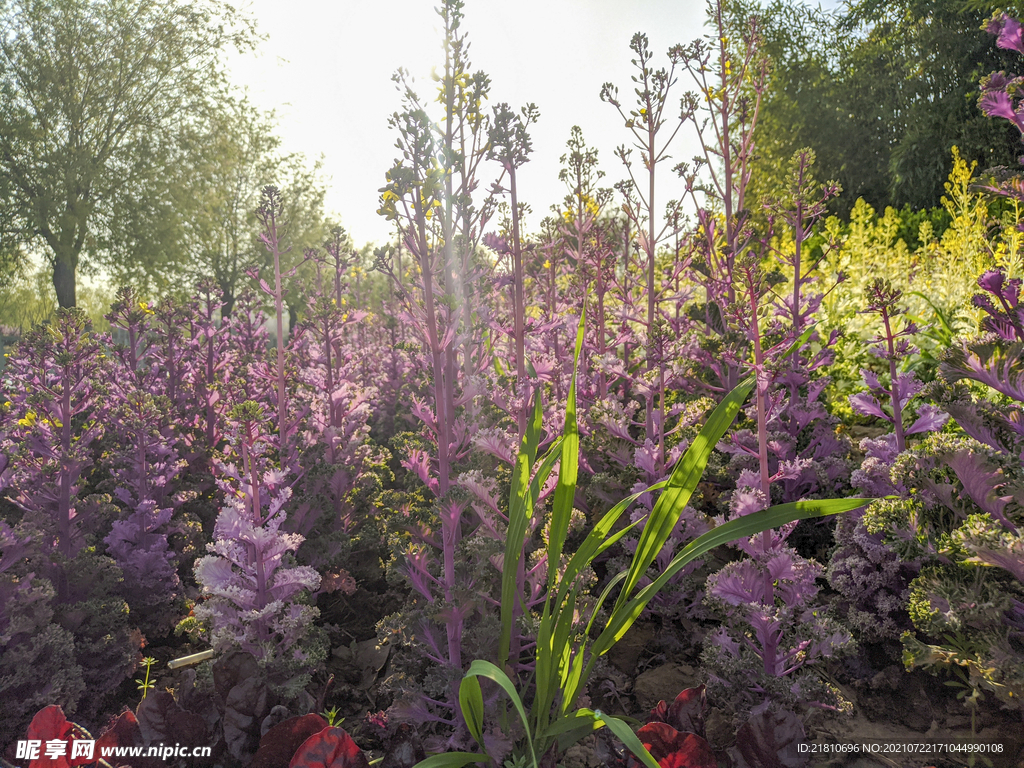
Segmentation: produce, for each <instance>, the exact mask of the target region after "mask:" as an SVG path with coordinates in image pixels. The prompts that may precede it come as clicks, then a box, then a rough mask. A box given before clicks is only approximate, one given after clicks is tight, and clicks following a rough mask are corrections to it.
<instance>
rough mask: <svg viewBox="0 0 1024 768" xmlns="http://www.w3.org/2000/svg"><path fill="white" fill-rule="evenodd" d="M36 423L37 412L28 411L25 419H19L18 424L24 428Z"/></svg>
mask: <svg viewBox="0 0 1024 768" xmlns="http://www.w3.org/2000/svg"><path fill="white" fill-rule="evenodd" d="M35 423H36V412H35V411H28V412H27V413H26V414H25V418H23V419H18V424H19V425H21V426H23V427H31V426H32V425H33V424H35Z"/></svg>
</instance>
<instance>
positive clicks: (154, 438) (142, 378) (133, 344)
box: [104, 288, 186, 634]
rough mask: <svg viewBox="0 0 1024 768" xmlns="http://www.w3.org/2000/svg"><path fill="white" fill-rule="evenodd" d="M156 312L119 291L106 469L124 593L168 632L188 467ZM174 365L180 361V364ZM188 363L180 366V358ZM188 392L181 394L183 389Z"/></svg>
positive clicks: (152, 626) (113, 314)
mask: <svg viewBox="0 0 1024 768" xmlns="http://www.w3.org/2000/svg"><path fill="white" fill-rule="evenodd" d="M153 315H155V311H154V310H152V309H150V307H149V304H148V303H147V302H144V301H140V300H139V296H138V294H137V293H136V292H135V291H134V290H133V289H131V288H122V289H120V290H119V291H118V294H117V297H116V299H115V301H114V304H113V305H112V307H111V310H110V313H109V314H108V315H107V320H108V321H109V322H110V325H111V328H112V329H113V330H114V331H115V332H120V333H119V335H122V336H123V337H124V340H125V343H124V344H118V345H116V346H115V347H114V349H113V350H112V353H111V355H110V360H111V373H112V375H111V377H110V384H109V392H110V395H111V402H112V403H114V405H113V406H112V407H111V408H110V409H109V412H108V417H107V419H108V427H107V433H108V439H107V444H108V446H109V447H108V450H107V451H106V453H105V455H104V464H105V465H106V467H107V468H108V470H109V471H110V473H111V475H112V481H113V491H112V493H113V496H115V497H116V499H117V502H118V503H119V504H120V505H122V506H123V508H124V512H123V513H122V514H121V515H119V519H117V520H115V521H114V523H113V525H112V527H111V531H110V533H109V534H107V536H106V537H105V539H104V541H105V543H106V545H107V552H108V554H110V556H111V557H113V558H114V561H115V562H116V563H117V564H118V567H119V568H120V569H121V572H122V573H123V574H124V595H125V599H126V600H127V602H128V605H129V607H130V608H131V610H132V613H133V614H134V615H136V617H137V620H138V621H139V622H140V626H141V627H142V628H143V629H144V630H145V631H146V632H147V633H153V634H161V632H160V630H161V629H163V630H164V631H166V630H169V629H171V628H172V627H173V626H174V623H175V617H176V615H177V613H178V612H179V611H178V610H177V608H178V607H179V606H176V605H175V602H176V598H177V597H178V595H179V591H180V586H181V585H180V580H179V578H178V572H177V566H178V555H177V553H176V552H175V551H174V550H173V549H172V548H171V546H170V544H169V541H168V534H169V532H170V531H171V530H172V523H171V521H172V518H173V517H174V516H175V511H176V509H177V508H178V507H179V506H180V504H181V497H180V496H178V495H177V494H176V493H175V491H176V487H175V486H176V481H177V479H178V476H179V474H180V473H181V472H182V470H183V469H185V466H186V462H185V461H184V460H182V459H180V458H179V456H178V452H177V444H178V442H179V440H178V437H177V435H176V433H175V429H174V424H173V416H172V413H173V411H172V409H171V400H170V398H169V397H168V396H167V395H164V394H161V391H162V390H164V389H165V387H166V386H167V385H168V384H169V383H171V382H173V383H175V384H178V385H180V381H177V382H175V381H174V379H171V378H170V376H168V377H167V378H164V377H163V376H161V374H160V365H159V362H158V361H157V360H155V359H153V358H154V355H153V348H154V347H155V346H156V344H157V343H158V342H157V339H158V338H159V337H158V336H157V334H156V331H155V329H154V328H153V327H152V326H151V324H150V323H151V318H152V317H153ZM172 360H173V358H172ZM173 362H176V363H178V364H180V361H178V360H173ZM179 391H180V389H179Z"/></svg>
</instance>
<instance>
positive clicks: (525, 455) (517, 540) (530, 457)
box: [498, 389, 544, 664]
mask: <svg viewBox="0 0 1024 768" xmlns="http://www.w3.org/2000/svg"><path fill="white" fill-rule="evenodd" d="M543 417H544V411H543V408H542V406H541V398H540V390H539V389H538V390H537V392H536V393H535V394H534V398H533V418H532V419H531V420H530V421H529V423H528V424H527V425H526V433H525V434H524V435H523V441H522V445H521V446H520V448H519V455H518V456H517V457H516V466H515V469H514V471H513V474H512V487H511V489H510V491H509V492H510V497H509V505H508V506H509V511H508V532H507V534H506V538H505V560H504V561H503V563H502V568H503V573H502V577H501V638H500V640H499V651H498V658H499V659H501V663H502V664H507V663H508V654H509V649H510V648H511V645H512V618H513V614H514V612H515V606H516V604H517V603H518V602H519V601H521V600H522V596H521V595H519V594H518V588H519V580H518V574H519V562H520V560H521V559H522V557H523V547H524V545H525V543H526V531H527V528H528V527H529V523H530V518H531V517H532V516H533V503H532V495H531V492H530V474H531V470H532V469H533V462H534V459H535V458H536V457H537V445H538V444H539V443H540V432H541V427H542V423H543Z"/></svg>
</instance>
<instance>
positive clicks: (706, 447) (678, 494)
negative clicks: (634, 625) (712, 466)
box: [615, 340, 799, 609]
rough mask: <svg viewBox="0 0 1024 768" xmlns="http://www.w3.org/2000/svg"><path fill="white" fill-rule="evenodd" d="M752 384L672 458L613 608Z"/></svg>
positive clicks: (656, 546)
mask: <svg viewBox="0 0 1024 768" xmlns="http://www.w3.org/2000/svg"><path fill="white" fill-rule="evenodd" d="M798 341H799V340H798ZM753 388H754V378H753V377H748V378H747V379H745V380H744V381H743V382H741V383H740V384H739V385H738V386H737V387H736V388H735V389H734V390H733V391H732V392H730V393H729V394H728V395H726V397H725V399H724V400H722V402H721V403H719V404H718V407H716V408H715V410H714V411H712V413H711V415H710V416H709V417H708V420H707V422H706V423H705V424H704V427H703V428H702V429H701V431H700V434H698V435H697V437H696V438H695V439H694V441H693V443H692V444H691V445H690V447H689V448H688V449H687V450H686V452H685V453H684V454H683V455H682V456H681V457H680V458H679V461H678V462H676V466H675V469H673V470H672V474H671V476H670V477H669V479H668V483H667V484H666V486H665V490H664V491H662V494H661V496H659V497H658V501H657V502H656V503H655V505H654V510H653V511H652V512H651V515H650V517H649V518H648V520H647V525H645V526H644V531H643V533H642V534H641V535H640V543H639V544H638V545H637V548H636V552H635V553H634V555H633V561H632V562H631V563H630V566H629V572H628V574H627V575H626V583H625V584H624V585H623V587H622V591H621V592H620V593H619V597H618V599H617V600H616V602H615V608H616V609H617V608H619V607H621V606H622V605H624V604H625V602H626V601H627V600H628V599H629V596H630V594H632V592H633V589H634V588H635V587H636V585H637V584H638V583H639V581H640V579H642V578H643V576H644V574H645V573H646V572H647V569H648V568H649V567H650V565H651V563H653V562H654V558H655V557H657V555H658V553H659V552H660V551H661V548H662V547H664V546H665V542H666V541H668V537H669V536H670V535H671V533H672V530H673V529H674V528H675V526H676V523H678V522H679V516H680V515H681V514H682V512H683V509H684V508H685V507H686V505H687V503H688V502H689V501H690V496H691V495H692V494H693V491H694V489H695V488H696V487H697V483H699V482H700V479H701V477H702V476H703V474H704V468H705V467H706V466H707V464H708V459H709V458H710V456H711V452H712V451H713V450H714V448H715V446H716V445H718V441H719V440H721V439H722V438H723V437H724V436H725V433H726V430H728V429H729V427H730V426H731V425H732V422H733V420H734V419H735V418H736V414H737V413H739V410H740V408H741V407H742V405H743V403H744V401H745V400H746V399H747V396H748V395H749V394H750V390H751V389H753Z"/></svg>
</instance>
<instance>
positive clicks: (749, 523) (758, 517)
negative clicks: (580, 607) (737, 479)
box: [592, 498, 874, 660]
mask: <svg viewBox="0 0 1024 768" xmlns="http://www.w3.org/2000/svg"><path fill="white" fill-rule="evenodd" d="M872 501H874V499H863V498H850V499H812V500H809V501H794V502H791V503H789V504H778V505H776V506H774V507H769V508H768V509H763V510H761V511H760V512H754V513H753V514H750V515H744V516H743V517H738V518H736V519H735V520H730V521H729V522H727V523H723V524H722V525H719V526H716V527H714V528H712V529H711V530H710V531H708V532H707V533H705V534H704V535H703V536H699V537H698V538H696V539H694V540H693V541H691V542H690V543H689V544H687V545H686V546H685V547H683V549H682V550H681V551H680V552H679V554H678V555H676V556H675V557H674V558H673V559H672V562H671V563H669V565H668V567H666V568H665V570H664V571H663V572H662V573H661V575H659V576H658V578H657V579H655V580H654V581H653V582H651V583H650V584H648V585H647V586H646V587H644V588H643V589H641V590H640V592H638V593H637V595H636V597H634V598H633V599H631V600H629V601H628V602H627V603H625V604H624V605H622V606H616V608H615V609H614V610H613V612H612V615H611V617H610V618H609V619H608V623H607V624H606V625H605V629H604V631H603V632H602V633H601V635H600V636H599V637H598V638H597V640H596V641H595V643H594V649H593V657H592V660H593V659H596V658H597V657H598V656H600V655H601V654H604V653H606V652H607V651H608V649H609V648H611V647H612V645H614V644H615V643H616V642H618V641H619V640H620V639H621V638H622V636H623V635H624V634H626V632H627V631H628V630H629V628H630V627H631V626H633V622H634V621H636V619H637V618H638V617H639V616H640V614H641V613H642V612H643V610H644V608H646V607H647V604H648V603H649V602H650V601H651V600H652V599H653V598H654V596H655V595H657V594H658V592H659V591H660V590H661V589H663V588H664V586H665V585H666V584H667V583H668V581H669V580H670V579H671V578H672V577H673V576H675V575H676V574H677V573H678V572H679V571H681V570H682V569H683V568H684V567H686V565H687V564H689V563H690V562H691V561H693V560H695V559H696V558H698V557H700V556H701V555H703V554H704V553H706V552H708V551H710V550H712V549H714V548H715V547H718V546H721V545H722V544H727V543H728V542H730V541H736V540H737V539H745V538H749V537H750V536H754V535H755V534H758V533H762V532H763V531H767V530H769V529H770V528H779V527H781V526H783V525H786V524H787V523H791V522H793V521H795V520H807V519H809V518H813V517H825V516H827V515H837V514H840V513H842V512H850V511H852V510H854V509H859V508H861V507H863V506H866V505H868V504H870V503H871V502H872Z"/></svg>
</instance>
